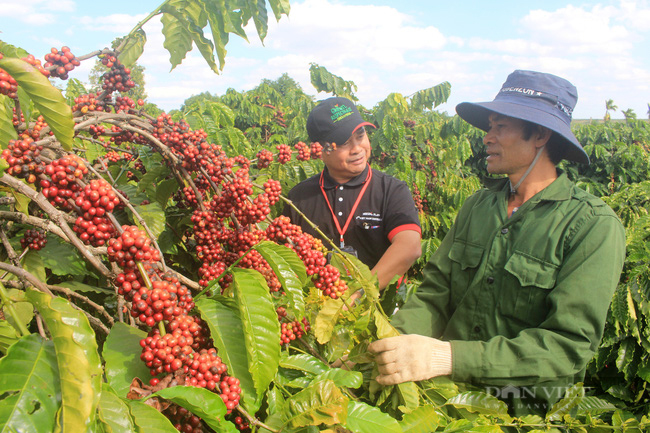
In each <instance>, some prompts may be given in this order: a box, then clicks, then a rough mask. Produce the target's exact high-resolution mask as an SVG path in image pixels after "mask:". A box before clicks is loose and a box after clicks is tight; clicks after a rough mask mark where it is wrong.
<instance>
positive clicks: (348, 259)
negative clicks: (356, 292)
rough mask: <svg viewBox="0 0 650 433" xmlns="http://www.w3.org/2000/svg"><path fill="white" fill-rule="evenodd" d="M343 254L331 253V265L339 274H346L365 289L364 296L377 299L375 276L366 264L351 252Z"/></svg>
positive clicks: (377, 291) (377, 290)
mask: <svg viewBox="0 0 650 433" xmlns="http://www.w3.org/2000/svg"><path fill="white" fill-rule="evenodd" d="M344 254H345V258H343V257H342V256H341V254H339V253H336V252H335V253H333V254H332V260H331V263H332V266H335V267H336V268H337V269H338V270H339V271H340V272H341V275H347V276H348V277H349V278H351V279H352V280H353V281H355V282H356V283H358V284H359V285H360V286H361V287H362V288H363V289H364V290H365V291H366V296H369V297H370V298H372V299H378V298H379V287H378V285H377V276H376V275H373V274H372V272H371V271H370V268H368V265H366V264H365V263H363V262H362V261H361V260H359V259H358V258H356V257H355V256H353V255H351V254H348V253H344Z"/></svg>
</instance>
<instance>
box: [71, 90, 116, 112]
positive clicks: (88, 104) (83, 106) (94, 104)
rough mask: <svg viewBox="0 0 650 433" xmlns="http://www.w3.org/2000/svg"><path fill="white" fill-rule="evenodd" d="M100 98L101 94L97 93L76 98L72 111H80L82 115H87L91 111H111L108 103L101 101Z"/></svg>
mask: <svg viewBox="0 0 650 433" xmlns="http://www.w3.org/2000/svg"><path fill="white" fill-rule="evenodd" d="M99 96H100V94H96V93H88V94H86V95H80V96H77V97H76V98H74V105H73V106H72V111H73V112H77V111H79V112H81V113H82V114H86V113H87V112H89V111H110V108H109V107H107V106H106V102H105V101H104V100H103V99H99Z"/></svg>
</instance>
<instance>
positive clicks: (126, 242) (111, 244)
mask: <svg viewBox="0 0 650 433" xmlns="http://www.w3.org/2000/svg"><path fill="white" fill-rule="evenodd" d="M122 229H123V230H124V231H123V232H122V234H121V235H120V236H119V237H118V238H111V239H110V240H109V241H108V260H110V261H111V262H115V263H117V265H118V266H120V267H121V268H122V269H125V270H129V269H135V267H136V264H137V262H157V261H159V260H160V254H159V253H158V250H157V249H155V248H154V247H152V246H151V239H149V237H148V236H147V235H146V233H145V232H144V230H140V229H139V228H137V227H136V226H127V225H123V226H122Z"/></svg>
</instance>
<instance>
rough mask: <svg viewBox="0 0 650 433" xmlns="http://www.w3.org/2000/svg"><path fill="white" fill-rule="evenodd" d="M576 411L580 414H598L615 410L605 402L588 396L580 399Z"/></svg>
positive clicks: (614, 407)
mask: <svg viewBox="0 0 650 433" xmlns="http://www.w3.org/2000/svg"><path fill="white" fill-rule="evenodd" d="M578 410H579V411H580V413H582V412H588V413H591V414H600V413H603V412H613V411H614V410H616V406H614V405H613V404H611V403H610V402H608V401H606V400H603V399H600V398H598V397H595V396H591V395H590V396H585V397H582V399H581V400H580V403H578Z"/></svg>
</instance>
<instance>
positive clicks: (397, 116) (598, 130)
mask: <svg viewBox="0 0 650 433" xmlns="http://www.w3.org/2000/svg"><path fill="white" fill-rule="evenodd" d="M269 4H270V6H271V9H272V11H273V13H274V16H275V17H276V19H279V18H280V16H281V15H282V14H287V13H288V11H289V4H288V2H287V1H282V0H272V1H269ZM154 16H160V17H161V20H162V22H163V34H164V36H165V47H166V48H167V49H168V50H169V51H170V61H171V63H172V66H176V65H178V64H179V63H180V62H181V61H182V59H183V58H184V56H185V54H186V53H187V51H189V50H190V49H192V46H193V45H194V46H196V47H197V48H198V49H199V51H200V52H201V54H202V55H203V57H204V58H205V59H206V61H207V62H208V64H209V65H210V66H211V67H212V68H213V69H214V70H215V72H218V71H219V70H220V69H221V68H222V67H223V65H224V61H225V45H226V43H227V41H228V36H229V34H228V32H232V33H235V34H238V35H242V34H243V31H244V30H243V28H244V26H245V25H246V24H247V23H248V21H249V20H250V19H252V20H253V22H254V24H255V28H256V31H257V33H258V35H259V36H260V38H262V39H263V38H264V37H265V35H266V28H267V21H266V20H267V10H266V4H265V2H262V3H259V2H258V3H256V4H250V3H246V5H243V4H242V3H241V2H236V1H234V0H232V1H231V0H227V1H225V2H221V3H220V4H219V5H217V4H216V3H215V2H208V1H205V0H193V1H189V0H188V1H171V0H170V1H166V2H164V3H163V5H162V6H160V7H159V8H158V9H156V10H155V11H153V12H152V13H151V14H150V15H149V16H148V17H147V18H146V19H145V20H143V21H142V22H141V23H140V24H139V25H138V26H137V27H136V28H134V29H133V31H131V32H130V33H129V34H128V35H127V36H126V37H125V38H122V39H119V42H118V43H117V44H115V46H113V47H111V48H110V49H109V48H105V49H102V50H98V51H96V52H93V53H89V54H85V55H79V56H77V55H76V54H78V53H76V54H72V53H71V52H70V50H69V49H68V48H67V47H62V48H56V47H54V48H52V50H51V52H50V53H47V54H46V55H45V56H44V59H43V62H42V63H41V60H39V59H37V58H36V57H35V56H34V55H33V54H29V53H26V52H24V50H22V49H21V48H18V47H16V46H14V45H10V44H8V43H5V42H1V41H0V54H1V55H2V58H0V68H1V69H0V93H2V96H0V143H1V144H2V158H1V159H0V174H1V176H0V185H1V191H2V194H0V240H1V241H2V246H3V248H2V250H1V254H2V260H3V261H2V262H0V269H1V270H2V272H3V276H2V277H0V301H1V305H2V316H1V317H0V319H1V320H0V352H1V353H2V355H3V356H2V358H0V392H1V393H2V398H0V426H1V427H0V428H1V429H2V431H21V432H23V431H24V432H32V431H33V432H51V431H64V432H75V433H76V432H85V431H88V432H103V431H106V432H108V431H120V432H144V431H146V432H174V431H182V432H195V433H199V432H213V431H214V432H236V431H255V432H316V431H329V432H343V431H351V432H376V431H382V432H384V431H386V432H431V431H448V432H453V431H480V432H501V431H536V432H540V431H559V430H561V431H576V432H578V431H579V432H583V431H598V432H606V431H629V432H641V431H646V430H647V428H648V425H649V420H648V408H649V407H650V406H649V400H648V389H647V383H648V380H649V379H650V364H649V363H650V361H649V360H648V355H647V353H648V350H650V333H649V331H648V329H649V328H648V321H649V320H650V308H649V305H650V304H649V301H648V293H650V289H649V280H650V278H649V276H648V269H649V267H648V264H649V263H648V257H650V251H648V247H647V236H648V235H647V233H648V229H649V228H650V227H649V225H650V224H649V220H648V209H649V203H648V199H647V197H648V196H649V194H650V187H649V183H648V182H650V181H649V180H648V178H647V177H648V176H647V175H648V163H649V158H648V145H649V140H648V137H650V131H649V127H648V124H647V122H644V121H641V120H632V121H630V122H627V123H625V124H611V123H604V124H603V123H600V124H596V123H592V124H586V125H581V126H578V127H577V128H576V135H577V136H578V138H579V139H580V141H581V142H582V143H585V149H586V150H587V151H588V153H589V154H590V158H591V159H592V165H591V166H589V167H586V168H583V167H574V166H571V165H567V166H565V167H563V168H564V169H565V170H567V171H568V173H569V174H570V176H571V177H572V178H573V179H574V180H575V181H576V182H578V183H579V184H580V185H581V186H582V187H584V188H586V189H588V190H590V191H592V192H594V193H595V194H597V195H599V196H602V197H603V199H605V200H606V201H607V202H608V203H609V204H610V205H611V206H612V207H613V208H614V209H615V210H616V211H617V213H618V214H619V215H620V217H621V219H622V220H623V222H624V224H625V225H626V228H627V230H628V232H627V233H628V259H627V261H626V266H625V269H624V271H623V274H622V275H621V284H620V285H619V287H618V289H617V291H616V294H615V296H614V299H613V302H612V307H611V311H610V315H609V318H608V323H607V328H606V331H605V337H604V339H603V342H602V345H601V347H600V349H599V351H598V353H597V355H596V356H595V358H594V360H593V361H592V362H591V364H590V366H589V374H588V377H587V378H586V381H585V384H577V385H576V386H575V387H573V388H572V389H570V390H568V391H567V394H566V396H565V398H564V399H562V400H560V401H559V402H558V403H557V404H556V405H555V406H554V407H553V408H551V409H550V410H549V412H548V413H547V414H538V415H529V416H525V417H519V418H514V417H512V416H511V415H509V414H508V409H507V407H506V405H505V403H503V402H501V401H500V400H498V399H497V398H496V397H494V396H492V395H490V394H488V393H486V392H484V391H485V390H481V389H475V388H473V387H471V386H470V385H467V384H460V383H453V382H451V381H450V380H448V379H446V378H438V379H435V380H430V381H424V382H422V383H418V384H415V383H405V384H401V385H397V386H391V387H382V386H380V385H378V384H377V383H376V382H375V381H374V380H373V377H374V376H375V375H376V370H375V368H374V364H373V361H372V358H371V357H370V356H369V354H368V353H367V350H366V348H367V345H368V343H369V342H370V341H372V340H374V339H377V338H385V337H388V336H394V335H397V331H396V330H395V329H394V328H393V327H392V326H391V325H390V318H389V315H390V313H391V312H392V311H394V309H395V306H399V305H401V303H402V302H403V301H404V298H405V297H406V296H408V292H409V291H412V290H416V289H417V286H418V284H419V281H420V271H421V268H422V266H423V264H424V262H426V260H427V259H428V257H430V255H431V254H432V253H433V251H435V249H436V247H437V245H438V244H439V242H440V240H441V239H442V237H443V236H444V234H445V233H446V232H447V230H448V229H449V227H450V226H451V224H453V221H454V218H455V214H456V211H457V210H458V208H459V207H460V205H461V204H462V203H463V201H464V200H465V198H467V197H468V196H469V195H470V194H471V193H472V192H474V191H475V190H476V189H478V188H479V187H480V178H481V177H482V176H485V175H486V172H485V167H484V163H483V162H482V154H481V152H482V151H481V144H480V140H481V133H480V131H477V130H475V129H474V128H471V127H469V126H468V125H467V124H465V123H464V122H462V121H460V120H459V119H458V117H450V116H448V115H446V114H444V113H439V112H437V111H435V110H434V109H435V108H436V107H437V106H438V105H439V104H441V103H442V102H444V101H445V100H446V99H447V98H448V96H449V93H450V91H451V86H450V85H449V83H442V84H439V85H437V86H434V87H431V88H429V89H424V90H422V91H420V92H417V93H415V94H413V95H411V96H409V97H404V96H402V95H400V94H396V93H395V94H391V95H389V96H388V97H387V98H386V99H385V100H384V101H382V102H380V103H379V104H377V105H376V106H375V107H373V108H372V109H368V108H365V107H363V106H361V105H360V110H361V112H362V114H363V115H364V117H365V118H366V119H367V120H369V121H371V122H373V123H374V124H375V125H377V128H376V130H371V131H369V132H370V134H371V142H372V148H373V154H372V158H371V162H372V164H373V165H374V166H376V167H378V168H380V169H382V170H384V171H386V172H388V173H390V174H392V175H394V176H396V177H398V178H400V179H403V180H405V181H406V182H408V183H409V185H410V186H411V189H412V192H413V195H414V199H415V202H416V205H417V206H418V209H419V210H420V217H421V221H422V226H423V251H424V252H425V254H424V257H423V259H421V261H420V262H418V263H417V264H416V265H415V266H414V267H413V269H412V270H411V271H409V275H408V283H407V288H408V290H407V291H406V292H404V293H403V292H401V291H400V292H399V293H398V292H397V291H396V290H395V286H392V287H389V288H388V289H387V290H386V291H384V293H383V294H380V293H379V291H378V289H377V283H376V278H375V277H374V276H373V275H371V273H370V271H369V269H368V268H367V267H366V266H365V265H363V264H362V263H360V262H359V261H357V260H356V259H355V258H353V257H351V256H349V255H346V254H344V253H342V252H341V251H340V250H339V249H338V248H337V247H336V246H335V245H332V244H330V242H328V241H327V240H325V239H324V237H323V238H316V237H312V236H311V235H308V234H306V233H304V232H303V231H302V230H301V228H300V227H297V226H295V225H293V224H291V222H290V221H289V220H288V219H287V218H286V217H283V216H281V215H280V213H281V209H282V207H283V206H292V203H290V202H289V201H288V200H287V199H286V198H285V196H284V195H283V192H286V191H288V189H289V188H291V187H292V186H293V185H295V184H296V183H297V182H299V181H301V180H303V179H306V178H307V177H309V176H311V175H313V174H315V173H318V172H319V171H320V170H321V167H322V166H321V164H322V163H321V162H320V161H319V159H320V156H321V152H322V148H320V146H319V145H318V144H316V143H309V141H308V138H307V136H306V132H305V128H304V125H305V121H306V117H307V115H308V113H309V111H310V110H311V108H313V106H314V105H315V102H314V98H312V97H310V96H308V95H307V94H305V93H304V92H303V91H302V89H300V87H299V86H298V85H297V84H296V82H295V81H293V80H292V79H291V78H290V77H288V76H287V75H283V76H282V77H280V78H279V79H277V80H275V81H272V80H264V81H263V82H262V83H261V84H260V85H259V86H258V87H257V88H255V89H253V90H251V91H247V92H243V93H240V92H237V91H235V90H232V89H231V90H229V91H227V92H226V93H225V94H224V95H220V96H219V95H210V94H202V95H198V96H195V97H192V98H189V99H188V100H187V101H186V102H185V104H184V105H183V107H181V109H180V110H174V111H173V112H171V113H164V112H161V111H160V110H152V109H151V107H150V105H151V104H147V103H146V102H145V101H144V100H138V101H134V100H132V99H131V98H130V97H129V96H128V95H127V93H128V92H129V90H131V89H132V88H133V86H134V82H133V78H132V77H131V75H130V73H131V70H132V68H133V67H135V61H136V60H137V58H138V57H139V56H140V54H141V53H142V50H143V46H144V44H145V42H146V34H145V33H144V31H143V30H142V25H143V24H144V23H145V22H147V21H148V20H150V19H151V18H153V17H154ZM208 25H209V28H210V34H211V35H212V38H213V40H212V41H211V40H209V39H207V37H206V36H205V34H206V33H205V32H204V31H203V29H204V28H208ZM215 52H216V54H217V60H215V58H214V54H215ZM91 59H92V60H97V59H99V62H98V63H97V64H98V65H101V67H103V68H104V71H103V72H102V73H100V74H99V75H98V76H100V77H101V80H100V81H101V83H98V84H99V87H98V89H99V88H101V90H94V91H87V90H86V89H85V87H84V85H83V84H82V83H81V82H79V81H78V80H76V79H74V78H72V77H71V75H74V72H75V71H74V68H75V67H76V66H78V65H79V64H80V62H82V61H87V60H91ZM217 62H218V63H219V65H217ZM310 72H311V77H312V83H313V85H314V86H315V88H316V90H317V91H323V92H327V93H332V94H336V95H341V96H348V97H351V98H352V99H355V100H356V97H355V96H354V92H355V91H356V89H357V87H356V85H355V84H354V83H352V82H349V81H345V80H343V79H342V78H341V77H337V76H335V75H333V74H331V73H329V71H327V69H325V68H324V67H321V66H319V65H316V64H313V65H312V66H311V68H310ZM49 79H53V80H66V79H67V88H66V92H65V97H64V96H63V95H62V93H61V91H59V90H58V89H57V88H56V87H55V86H53V85H52V84H51V83H50V81H49ZM359 289H364V290H365V296H364V297H362V298H361V299H360V300H358V301H356V302H353V301H352V300H351V298H350V297H351V295H352V294H353V293H355V292H356V291H357V290H359ZM387 313H388V314H387ZM339 365H343V368H339Z"/></svg>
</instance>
